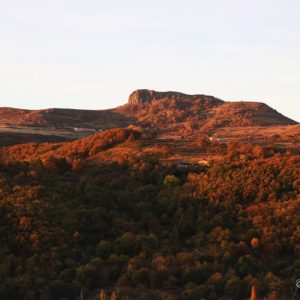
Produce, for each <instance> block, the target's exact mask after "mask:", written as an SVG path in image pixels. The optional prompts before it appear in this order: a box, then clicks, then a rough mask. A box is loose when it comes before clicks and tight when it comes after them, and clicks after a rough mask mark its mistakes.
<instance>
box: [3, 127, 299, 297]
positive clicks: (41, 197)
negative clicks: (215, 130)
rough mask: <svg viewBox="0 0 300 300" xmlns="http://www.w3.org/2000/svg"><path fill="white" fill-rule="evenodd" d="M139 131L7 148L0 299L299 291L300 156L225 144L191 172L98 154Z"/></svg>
mask: <svg viewBox="0 0 300 300" xmlns="http://www.w3.org/2000/svg"><path fill="white" fill-rule="evenodd" d="M138 138H139V135H138V134H136V133H132V132H130V131H128V130H127V131H126V130H123V131H115V132H114V135H113V136H110V135H109V134H106V133H105V134H103V135H102V140H100V141H99V137H97V136H95V137H91V138H90V141H91V142H92V143H93V147H91V146H89V148H88V149H87V146H86V143H82V142H80V141H77V142H74V143H72V144H68V143H66V144H63V145H59V144H43V145H36V144H32V145H31V144H30V145H28V146H26V147H25V146H23V145H22V146H15V147H11V148H7V149H6V150H5V153H4V152H3V151H2V152H1V159H0V278H1V281H0V299H2V300H6V299H7V300H11V299H28V300H29V299H30V300H38V299H42V300H48V299H49V300H52V299H53V300H56V299H61V300H63V299H70V300H72V299H99V297H100V299H114V300H115V299H119V300H125V299H128V300H130V299H140V300H148V299H149V300H152V299H153V300H156V299H159V300H172V299H175V300H199V299H207V300H214V299H223V300H226V299H237V300H238V299H239V300H240V299H250V294H251V289H253V287H254V288H255V291H256V297H257V299H270V300H271V299H274V300H275V299H282V300H284V299H296V297H297V289H296V286H295V283H296V279H299V278H300V255H299V254H300V222H299V221H300V214H299V210H300V176H299V175H300V155H299V153H297V152H291V151H287V150H282V149H279V150H278V149H277V150H276V149H273V148H272V147H264V146H252V145H239V144H238V143H228V144H226V145H225V146H224V145H223V146H222V147H223V148H222V149H223V150H222V151H224V154H223V155H222V157H221V158H220V159H218V160H214V161H212V162H211V163H210V166H209V168H203V169H194V168H187V169H184V170H179V169H178V168H177V167H176V165H174V164H171V163H169V164H164V163H162V162H161V161H160V160H159V159H156V158H155V157H151V156H150V157H136V156H128V155H126V156H124V157H120V159H118V160H103V161H99V160H98V161H97V162H96V161H95V160H93V157H94V156H95V155H96V154H97V153H100V152H102V151H106V150H107V149H109V148H111V147H114V146H115V145H116V144H118V143H123V142H124V141H125V142H126V143H128V144H130V143H134V142H135V139H138ZM224 147H225V148H224ZM56 149H57V151H56ZM55 151H56V152H55ZM120 155H121V154H120ZM299 294H300V291H298V296H299Z"/></svg>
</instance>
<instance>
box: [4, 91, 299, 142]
mask: <svg viewBox="0 0 300 300" xmlns="http://www.w3.org/2000/svg"><path fill="white" fill-rule="evenodd" d="M297 124H298V123H297V122H296V121H294V120H292V119H290V118H288V117H286V116H284V115H282V114H281V113H279V112H277V111H276V110H275V109H273V108H271V107H270V106H268V105H267V104H265V103H263V102H250V101H239V102H230V101H223V100H221V99H218V98H215V97H213V96H207V95H201V94H196V95H188V94H184V93H180V92H174V91H169V92H158V91H154V90H147V89H140V90H136V91H134V92H132V93H131V94H130V95H129V98H128V101H127V103H126V104H124V105H122V106H119V107H116V108H111V109H105V110H86V109H83V110H80V109H69V108H48V109H39V110H28V109H17V108H8V107H3V108H0V132H2V133H5V132H10V131H11V130H13V131H14V132H13V133H14V134H17V133H18V132H19V131H20V133H22V134H24V133H29V134H32V132H31V131H32V128H34V129H37V132H34V133H36V134H38V135H40V134H44V135H49V136H50V135H51V136H52V137H51V140H53V136H56V135H58V134H59V137H60V139H59V140H61V136H64V135H65V136H66V139H70V138H71V139H77V138H81V137H82V135H88V134H90V133H91V132H92V131H98V130H106V129H112V128H120V127H121V128H126V127H128V126H130V125H134V126H140V127H142V128H145V129H146V128H151V130H156V131H157V132H160V133H163V132H172V133H174V134H181V135H186V134H190V133H191V132H201V133H208V134H212V133H215V132H217V131H218V130H220V129H222V128H236V127H249V126H250V127H252V126H253V127H259V126H268V127H269V126H289V125H297ZM24 128H25V129H24ZM28 128H29V130H28ZM24 130H25V132H24ZM44 131H47V132H46V133H45V132H44ZM62 131H63V132H62ZM76 131H81V132H82V134H78V132H76ZM10 139H11V137H10ZM35 139H36V137H35V136H34V135H31V141H33V142H34V141H35ZM23 140H24V139H23ZM40 140H41V139H40ZM49 140H50V139H49ZM0 143H1V144H3V143H2V142H1V140H0ZM11 143H12V142H10V144H11ZM16 143H17V141H16ZM4 144H5V143H4ZM6 144H7V143H6Z"/></svg>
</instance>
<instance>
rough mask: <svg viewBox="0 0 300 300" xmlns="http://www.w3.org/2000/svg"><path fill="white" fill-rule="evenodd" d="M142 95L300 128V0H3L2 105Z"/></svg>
mask: <svg viewBox="0 0 300 300" xmlns="http://www.w3.org/2000/svg"><path fill="white" fill-rule="evenodd" d="M139 88H149V89H156V90H162V91H166V90H176V91H181V92H186V93H200V94H202V93H203V94H209V95H213V96H216V97H219V98H221V99H224V100H230V101H235V100H251V101H252V100H253V101H263V102H266V103H267V104H269V105H271V106H272V107H274V108H276V109H277V110H279V111H280V112H282V113H284V114H286V115H287V116H289V117H291V118H294V119H296V120H297V121H300V1H299V0H251V1H250V0H151V1H150V0H148V1H146V0H106V1H103V0H81V1H78V0H51V1H50V0H36V1H33V0H26V1H25V0H9V1H8V0H0V106H13V107H22V108H48V107H73V108H90V109H102V108H109V107H115V106H117V105H121V104H124V103H125V102H126V101H127V98H128V95H129V93H130V92H131V91H133V90H135V89H139Z"/></svg>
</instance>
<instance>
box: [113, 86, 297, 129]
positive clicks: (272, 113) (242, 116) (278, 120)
mask: <svg viewBox="0 0 300 300" xmlns="http://www.w3.org/2000/svg"><path fill="white" fill-rule="evenodd" d="M116 111H119V112H121V113H122V114H123V115H125V116H127V117H129V116H130V117H132V118H135V119H136V120H138V122H139V123H140V124H146V125H149V126H154V127H157V128H159V129H169V130H170V129H177V130H178V129H179V128H180V127H184V126H185V125H187V126H189V127H191V128H192V129H200V130H202V131H208V130H214V129H217V128H222V127H240V126H277V125H295V124H297V122H295V121H293V120H291V119H289V118H287V117H285V116H283V115H282V114H280V113H278V112H277V111H276V110H274V109H272V108H271V107H269V106H268V105H266V104H264V103H259V102H225V101H222V100H220V99H217V98H215V97H212V96H206V95H186V94H182V93H177V92H156V91H150V90H137V91H135V92H133V93H132V94H131V95H130V97H129V100H128V104H127V105H125V106H123V107H121V108H118V109H117V110H116ZM186 123H188V124H186Z"/></svg>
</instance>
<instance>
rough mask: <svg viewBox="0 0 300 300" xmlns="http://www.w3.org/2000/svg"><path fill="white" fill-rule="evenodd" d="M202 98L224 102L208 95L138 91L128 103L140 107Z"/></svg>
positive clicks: (131, 96) (132, 94)
mask: <svg viewBox="0 0 300 300" xmlns="http://www.w3.org/2000/svg"><path fill="white" fill-rule="evenodd" d="M200 98H205V99H206V100H207V99H210V100H212V101H215V102H217V103H223V101H221V100H219V99H216V98H214V97H211V96H206V95H187V94H183V93H179V92H157V91H153V90H146V89H144V90H136V91H134V92H133V93H131V94H130V96H129V99H128V103H129V104H132V105H138V104H142V103H150V102H152V101H156V100H161V99H169V100H198V99H200Z"/></svg>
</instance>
